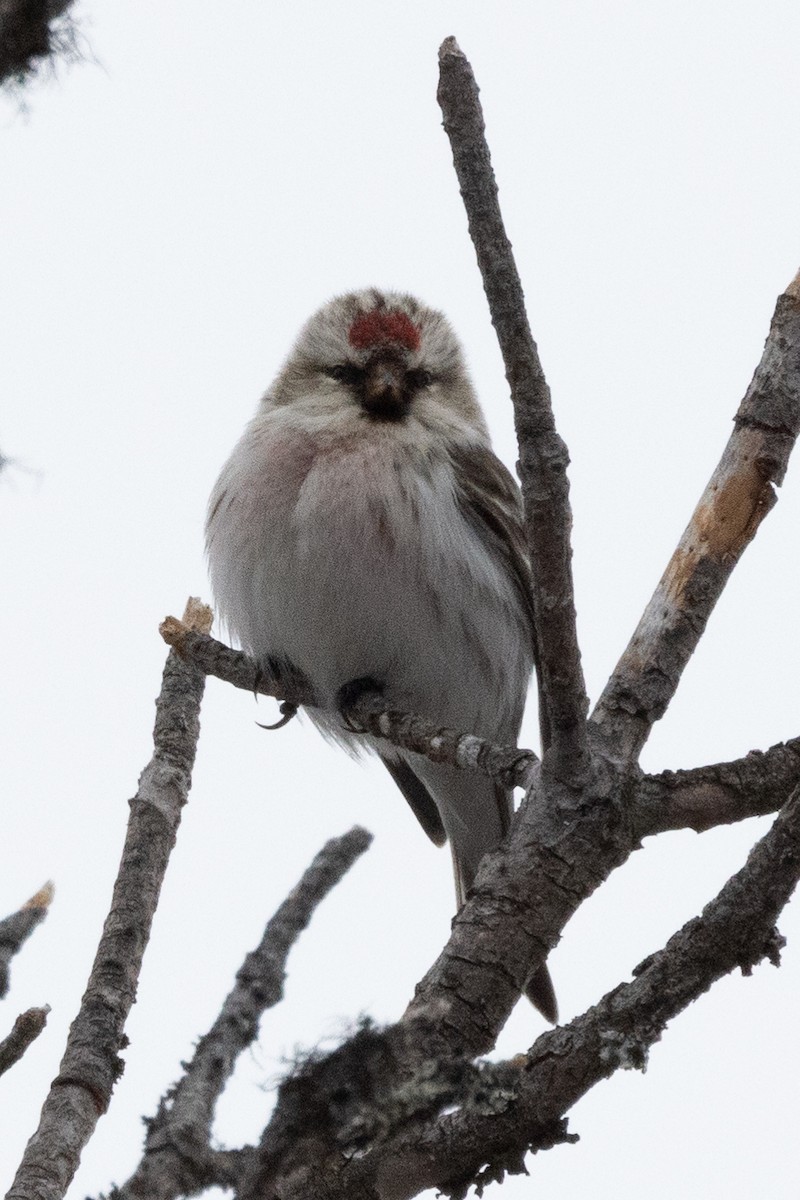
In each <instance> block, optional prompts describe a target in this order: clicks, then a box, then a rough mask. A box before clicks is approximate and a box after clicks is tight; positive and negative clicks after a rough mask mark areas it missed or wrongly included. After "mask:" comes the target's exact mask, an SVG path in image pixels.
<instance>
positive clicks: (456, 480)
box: [206, 289, 556, 1021]
mask: <svg viewBox="0 0 800 1200" xmlns="http://www.w3.org/2000/svg"><path fill="white" fill-rule="evenodd" d="M206 539H207V549H208V559H209V567H210V574H211V583H212V588H213V591H214V596H215V600H216V604H217V607H218V611H219V614H220V616H221V618H222V620H223V622H224V624H225V625H226V626H227V628H228V630H229V631H230V633H231V634H232V635H233V636H234V637H235V638H236V639H238V641H239V642H240V644H241V645H242V647H243V649H244V650H246V651H247V652H248V653H249V654H250V655H252V656H253V657H254V658H256V659H258V660H259V661H261V662H265V663H267V662H268V663H270V664H271V665H272V666H273V667H277V668H278V669H279V670H283V671H289V672H291V671H294V672H300V673H301V674H302V676H304V677H305V678H306V679H307V680H308V681H309V682H310V684H311V686H312V688H313V690H314V695H315V696H316V697H318V698H319V707H315V708H313V709H310V710H309V715H310V716H311V718H312V720H314V722H315V723H316V724H317V725H318V726H319V727H320V728H321V729H322V730H323V731H324V732H325V733H326V734H327V735H328V736H330V737H333V738H335V739H336V740H338V741H340V742H342V743H344V744H345V745H347V746H348V747H349V748H350V749H352V748H353V743H354V740H355V741H357V742H359V743H360V744H365V743H368V742H369V739H366V738H354V735H353V734H352V733H350V732H348V731H347V730H346V729H345V728H344V727H343V724H342V721H341V719H340V716H339V713H340V709H341V706H342V700H343V697H344V696H347V695H348V694H350V695H352V685H354V684H356V685H357V684H358V683H359V682H362V681H363V682H366V681H369V683H370V684H371V685H373V686H374V685H377V686H379V687H381V688H382V689H383V691H384V694H385V696H386V703H387V707H391V708H394V709H400V710H405V711H408V712H417V713H420V714H421V715H423V716H426V717H428V718H430V719H431V720H433V721H435V722H437V723H439V724H441V725H447V726H450V727H452V728H454V729H458V730H460V731H463V732H468V733H475V734H478V735H480V736H481V737H484V738H488V739H491V740H492V741H496V742H502V743H505V744H509V743H514V742H516V739H517V737H518V734H519V727H520V722H521V720H522V712H523V708H524V705H525V697H526V693H527V689H528V683H529V680H530V676H531V671H532V668H533V662H534V631H533V617H532V607H531V597H530V567H529V561H528V550H527V544H526V541H525V536H524V532H523V528H522V504H521V496H520V491H519V488H518V486H517V484H516V482H515V481H514V480H513V478H512V477H511V475H510V474H509V472H508V471H507V470H506V468H505V467H504V466H503V464H502V463H501V462H500V460H499V459H498V458H497V457H496V456H495V455H494V453H493V452H492V449H491V446H490V442H489V435H488V432H487V429H486V425H485V422H484V419H483V415H482V413H481V410H480V407H479V404H478V401H477V398H476V396H475V393H474V390H473V387H472V384H471V382H470V380H469V377H468V374H467V370H466V366H465V364H464V359H463V355H462V353H461V347H460V346H459V343H458V341H457V340H456V338H455V335H454V334H453V332H452V330H451V328H450V326H449V324H448V322H447V321H446V319H445V318H444V317H443V316H442V314H441V313H438V312H434V311H433V310H431V309H429V308H426V307H425V306H424V305H423V304H421V303H420V302H419V301H418V300H415V299H414V298H413V297H412V296H408V295H405V294H400V293H395V292H381V291H378V290H377V289H370V290H367V291H363V292H354V293H351V294H349V295H346V296H339V297H337V298H336V299H334V300H332V301H331V302H330V303H329V304H327V305H325V307H324V308H322V309H321V310H320V311H319V312H317V313H316V314H315V315H314V316H313V317H312V318H311V319H310V321H309V322H308V323H307V324H306V326H305V327H304V329H303V330H302V331H301V333H300V336H299V338H298V339H297V342H296V344H295V346H294V349H293V350H292V352H291V354H290V355H289V358H288V359H287V361H286V363H285V364H284V366H283V368H282V370H281V371H280V373H279V374H278V377H277V379H276V380H275V382H274V383H273V385H272V387H271V388H270V389H269V391H268V392H267V394H266V395H265V397H264V399H263V400H262V401H261V404H260V406H259V409H258V411H257V413H256V415H255V417H254V418H253V420H252V421H251V422H250V424H249V425H248V427H247V429H246V430H245V432H244V435H243V436H242V438H241V440H240V441H239V443H238V444H237V446H236V447H235V449H234V451H233V453H232V454H231V456H230V458H229V459H228V461H227V463H226V464H225V466H224V467H223V469H222V473H221V475H220V477H219V479H218V480H217V483H216V486H215V487H214V490H213V492H212V495H211V500H210V502H209V510H208V520H207V525H206ZM342 689H345V691H344V692H343V690H342ZM348 689H349V690H348ZM375 748H376V749H377V750H378V753H379V754H380V757H381V758H382V760H383V762H384V763H385V764H386V766H387V768H388V770H389V772H390V774H391V775H392V777H393V779H394V781H395V783H396V784H397V785H398V787H399V788H400V790H401V792H402V793H403V795H404V796H405V797H406V799H407V800H408V802H409V804H410V805H411V808H412V809H413V811H414V813H415V814H416V816H417V817H418V819H419V821H420V823H421V825H422V827H423V829H424V830H425V832H426V833H427V834H428V835H429V836H430V837H431V838H432V839H433V841H434V842H436V843H437V845H442V844H443V843H444V842H445V840H446V839H449V840H450V845H451V849H452V855H453V864H454V869H455V879H456V894H457V899H458V903H459V905H460V904H462V903H463V901H464V899H465V897H466V893H467V891H468V889H469V886H470V884H471V883H472V880H473V879H474V877H475V874H476V872H477V869H478V865H479V863H480V861H481V858H482V857H483V855H484V854H486V853H487V852H488V851H489V850H493V849H494V848H495V847H496V846H497V845H498V844H499V842H500V841H501V840H502V838H503V836H504V835H505V833H506V831H507V830H508V827H509V822H510V820H511V814H512V811H513V803H512V797H511V793H510V792H508V791H507V790H506V789H505V788H503V787H500V786H498V785H496V784H495V783H493V782H492V781H491V780H490V779H488V778H486V777H484V776H480V775H477V774H472V773H470V772H467V771H459V770H456V769H455V768H453V767H448V766H443V765H441V764H435V763H431V762H429V761H428V760H427V759H425V758H423V757H421V756H420V755H416V754H411V753H407V752H405V751H401V750H397V749H395V748H393V747H391V746H389V745H388V744H386V743H381V744H380V746H379V747H378V746H377V745H376V746H375ZM526 992H527V994H528V995H529V997H530V998H531V1000H532V1001H533V1003H534V1004H535V1005H536V1006H537V1008H539V1010H540V1011H541V1012H542V1013H543V1015H544V1016H545V1017H547V1018H548V1020H550V1021H555V1020H556V1002H555V996H554V993H553V987H552V983H551V981H550V976H549V973H548V971H547V968H546V967H542V968H541V970H539V971H538V972H537V973H536V974H535V975H534V976H533V978H532V979H531V980H530V981H529V983H528V986H527V988H526Z"/></svg>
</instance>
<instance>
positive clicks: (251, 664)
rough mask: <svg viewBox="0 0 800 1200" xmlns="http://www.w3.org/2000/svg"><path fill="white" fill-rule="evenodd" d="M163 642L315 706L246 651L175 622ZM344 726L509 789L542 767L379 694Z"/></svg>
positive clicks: (525, 754)
mask: <svg viewBox="0 0 800 1200" xmlns="http://www.w3.org/2000/svg"><path fill="white" fill-rule="evenodd" d="M159 629H160V632H161V636H162V637H163V639H164V641H165V642H166V643H167V644H168V645H170V646H172V647H174V649H176V650H177V651H178V652H179V653H180V654H181V655H182V656H183V657H184V658H185V659H186V660H187V661H188V662H191V663H192V665H193V666H195V667H197V669H198V670H199V671H203V672H205V673H206V674H207V675H214V676H215V677H216V678H217V679H223V680H225V682H226V683H232V684H233V685H234V687H238V688H242V689H243V690H244V691H247V692H252V693H254V694H255V695H260V696H272V697H273V698H274V699H276V700H281V701H283V702H287V703H289V704H292V705H295V704H297V705H300V704H302V705H310V706H311V707H313V705H314V702H315V701H314V693H313V692H312V691H311V689H310V687H309V686H308V685H304V684H303V683H302V682H299V681H297V680H292V681H291V683H290V684H284V683H282V682H281V681H280V680H279V679H278V678H277V677H276V676H273V675H268V674H267V673H266V672H265V671H263V670H262V669H261V668H260V667H259V665H258V664H257V663H256V662H255V661H254V660H253V659H251V658H248V657H247V655H246V654H243V653H242V651H241V650H231V649H230V648H229V647H228V646H225V645H223V643H222V642H218V641H216V640H215V639H214V638H212V637H209V635H208V634H205V633H198V632H195V631H193V630H187V629H186V627H185V626H184V625H183V624H182V622H180V621H179V620H178V619H177V618H176V617H167V618H166V619H165V620H164V621H162V623H161V625H160V626H159ZM342 724H343V725H344V726H346V727H348V728H349V729H351V730H356V731H358V732H360V733H367V734H369V735H370V736H371V737H374V738H380V739H382V740H385V741H388V742H391V743H392V745H394V746H399V747H400V748H401V749H402V750H413V751H414V752H415V753H417V754H424V755H425V757H426V758H429V759H430V760H431V761H432V762H440V763H447V764H448V765H449V766H453V767H459V768H460V769H461V770H464V771H480V772H482V773H483V774H485V775H489V776H490V777H491V778H492V779H496V780H498V782H501V783H503V784H505V785H506V786H507V787H526V786H527V784H528V782H529V780H530V777H531V772H532V771H533V768H534V767H535V766H536V764H537V762H538V761H539V760H538V759H537V757H536V755H535V754H534V753H533V751H532V750H521V749H520V748H519V747H517V746H499V745H497V744H495V743H494V742H487V741H486V740H485V739H484V738H479V737H476V736H475V735H474V734H471V733H460V732H459V731H458V730H455V729H448V728H446V727H444V726H440V725H436V724H435V723H434V722H433V721H429V720H428V719H427V718H426V717H423V716H421V715H419V714H418V713H404V712H396V711H390V710H388V709H387V708H386V706H385V702H384V699H383V696H382V695H381V693H380V692H365V693H363V694H362V695H360V696H359V697H358V699H357V700H356V701H355V703H354V704H352V705H351V706H350V707H349V708H348V709H347V710H346V711H345V712H343V713H342Z"/></svg>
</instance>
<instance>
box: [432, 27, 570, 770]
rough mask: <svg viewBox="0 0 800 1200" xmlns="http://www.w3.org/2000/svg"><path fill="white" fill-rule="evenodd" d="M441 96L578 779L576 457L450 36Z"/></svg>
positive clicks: (545, 704)
mask: <svg viewBox="0 0 800 1200" xmlns="http://www.w3.org/2000/svg"><path fill="white" fill-rule="evenodd" d="M438 100H439V104H440V106H441V109H442V114H443V116H444V128H445V131H446V133H447V136H448V137H449V139H450V145H451V148H452V151H453V163H454V165H455V169H456V174H457V176H458V182H459V185H460V188H461V196H462V199H463V201H464V207H465V209H466V212H467V219H468V222H469V232H470V236H471V238H472V241H473V244H474V246H475V252H476V254H477V258H478V266H479V268H480V272H481V276H482V278H483V286H484V290H485V292H486V298H487V300H488V302H489V309H490V311H491V315H492V323H493V325H494V327H495V331H496V333H497V339H498V341H499V343H500V350H501V353H502V355H503V362H504V363H505V369H506V378H507V379H508V383H509V387H510V388H511V398H512V400H513V403H514V421H515V424H516V429H517V438H518V440H519V454H520V462H519V468H520V477H521V482H522V494H523V498H524V501H525V518H526V525H527V533H528V541H529V545H530V550H531V566H532V569H533V601H534V612H535V617H536V637H537V642H538V655H537V657H538V672H539V683H540V689H539V690H540V700H539V703H540V709H541V710H542V711H541V713H540V717H541V719H542V734H543V740H544V742H545V744H547V743H548V742H550V743H552V745H553V747H554V749H556V750H558V751H559V752H560V757H562V758H564V759H568V760H569V763H568V769H569V770H570V771H571V772H572V773H573V775H574V776H575V777H576V778H577V777H578V776H579V773H580V769H581V764H582V758H583V754H584V752H585V749H586V714H587V712H588V706H589V702H588V699H587V696H586V687H585V684H584V680H583V670H582V667H581V657H580V650H579V647H578V635H577V629H576V623H575V594H574V588H573V583H572V565H571V560H572V546H571V542H570V535H571V530H572V512H571V509H570V503H569V481H568V479H567V466H568V464H569V455H568V453H567V448H566V445H565V444H564V442H563V440H562V438H561V437H560V436H559V434H558V432H557V430H556V427H555V421H554V418H553V410H552V405H551V403H550V389H549V388H548V386H547V382H546V380H545V377H544V372H543V370H542V365H541V363H540V361H539V352H538V350H537V348H536V343H535V341H534V340H533V336H532V334H531V330H530V326H529V324H528V318H527V316H526V313H525V298H524V296H523V293H522V285H521V283H520V279H519V275H518V273H517V268H516V264H515V262H514V257H513V254H512V252H511V243H510V242H509V240H508V237H507V236H506V232H505V228H504V226H503V218H502V215H501V213H500V206H499V204H498V201H497V184H496V182H495V178H494V172H493V171H492V164H491V157H490V154H489V147H488V145H487V143H486V138H485V136H484V123H483V113H482V111H481V106H480V101H479V99H478V86H477V84H476V82H475V77H474V75H473V73H472V68H471V66H470V64H469V62H468V61H467V59H466V57H465V55H464V54H463V53H462V51H461V50H460V49H459V47H458V45H457V43H456V41H455V38H447V39H446V40H445V41H444V42H443V43H442V45H441V47H440V49H439V91H438ZM565 765H566V764H565Z"/></svg>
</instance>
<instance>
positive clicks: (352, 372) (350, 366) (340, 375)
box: [325, 363, 364, 386]
mask: <svg viewBox="0 0 800 1200" xmlns="http://www.w3.org/2000/svg"><path fill="white" fill-rule="evenodd" d="M325 374H326V375H328V376H329V377H330V378H331V379H336V380H337V381H338V382H339V383H347V384H349V385H350V386H354V385H355V384H357V383H360V382H361V380H362V379H363V378H364V372H363V371H362V369H361V367H357V366H356V365H355V363H336V365H335V366H333V367H326V368H325Z"/></svg>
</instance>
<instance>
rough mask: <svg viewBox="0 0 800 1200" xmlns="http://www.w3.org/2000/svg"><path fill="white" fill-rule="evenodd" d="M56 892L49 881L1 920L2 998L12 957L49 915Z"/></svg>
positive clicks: (0, 968)
mask: <svg viewBox="0 0 800 1200" xmlns="http://www.w3.org/2000/svg"><path fill="white" fill-rule="evenodd" d="M54 894H55V893H54V888H53V885H52V883H49V882H48V883H46V884H45V885H44V886H43V887H40V888H39V891H38V892H37V893H36V895H35V896H31V898H30V900H26V902H25V903H24V904H23V906H22V908H20V909H18V910H17V911H16V912H15V913H12V914H11V916H10V917H6V918H5V919H4V920H2V921H0V999H2V997H3V996H5V995H6V993H7V992H8V982H9V974H10V963H11V959H12V958H13V957H14V955H15V954H16V953H17V951H18V950H19V949H20V948H21V947H22V945H23V943H24V942H26V941H27V939H28V938H29V937H30V936H31V934H32V933H33V931H34V929H35V928H36V926H37V925H39V924H40V923H41V922H42V921H43V920H44V919H45V917H46V916H47V911H48V909H49V907H50V904H51V902H52V900H53V895H54Z"/></svg>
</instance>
